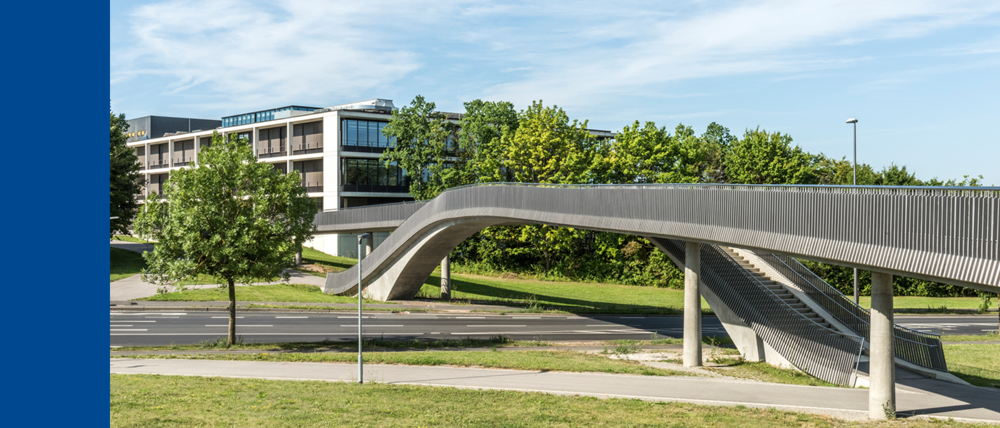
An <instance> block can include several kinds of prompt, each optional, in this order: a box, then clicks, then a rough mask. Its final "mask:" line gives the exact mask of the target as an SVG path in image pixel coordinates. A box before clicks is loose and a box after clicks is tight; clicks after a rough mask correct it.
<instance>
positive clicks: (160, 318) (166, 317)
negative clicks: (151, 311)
mask: <svg viewBox="0 0 1000 428" xmlns="http://www.w3.org/2000/svg"><path fill="white" fill-rule="evenodd" d="M146 318H156V319H162V318H180V317H146Z"/></svg>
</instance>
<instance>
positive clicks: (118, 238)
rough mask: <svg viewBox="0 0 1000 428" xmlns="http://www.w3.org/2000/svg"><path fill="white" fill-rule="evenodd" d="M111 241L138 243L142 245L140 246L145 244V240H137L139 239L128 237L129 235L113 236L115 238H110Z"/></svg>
mask: <svg viewBox="0 0 1000 428" xmlns="http://www.w3.org/2000/svg"><path fill="white" fill-rule="evenodd" d="M111 239H113V240H115V241H125V242H138V243H142V244H145V243H146V240H145V239H139V238H136V237H134V236H129V235H115V237H114V238H111Z"/></svg>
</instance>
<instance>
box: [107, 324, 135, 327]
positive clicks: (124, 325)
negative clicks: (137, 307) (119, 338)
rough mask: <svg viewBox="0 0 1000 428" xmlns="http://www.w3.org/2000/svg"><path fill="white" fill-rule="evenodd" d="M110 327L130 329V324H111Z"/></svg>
mask: <svg viewBox="0 0 1000 428" xmlns="http://www.w3.org/2000/svg"><path fill="white" fill-rule="evenodd" d="M111 326H112V327H132V324H111Z"/></svg>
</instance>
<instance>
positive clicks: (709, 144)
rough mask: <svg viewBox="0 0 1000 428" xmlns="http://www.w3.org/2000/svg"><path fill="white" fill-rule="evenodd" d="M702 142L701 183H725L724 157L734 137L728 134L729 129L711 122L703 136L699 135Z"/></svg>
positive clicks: (734, 140) (734, 139)
mask: <svg viewBox="0 0 1000 428" xmlns="http://www.w3.org/2000/svg"><path fill="white" fill-rule="evenodd" d="M701 139H702V141H704V142H705V145H706V149H705V160H704V161H705V163H706V165H705V168H704V170H705V173H704V177H702V181H704V182H705V183H725V182H726V165H725V162H724V160H725V155H726V152H727V151H728V150H729V146H731V145H732V144H733V143H734V142H736V136H735V135H732V134H730V133H729V128H726V127H725V126H722V125H719V124H718V123H715V122H712V123H710V124H708V128H707V129H706V130H705V133H704V134H701Z"/></svg>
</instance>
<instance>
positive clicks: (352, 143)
mask: <svg viewBox="0 0 1000 428" xmlns="http://www.w3.org/2000/svg"><path fill="white" fill-rule="evenodd" d="M386 125H388V123H386V122H375V121H371V120H355V119H344V120H342V121H341V123H340V130H341V131H340V132H341V134H340V135H341V138H340V145H341V146H342V147H343V150H346V151H353V152H364V153H382V152H384V151H385V149H387V148H390V147H392V145H393V144H392V143H393V140H392V139H391V138H387V137H386V136H385V135H384V134H382V130H383V129H385V127H386Z"/></svg>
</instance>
